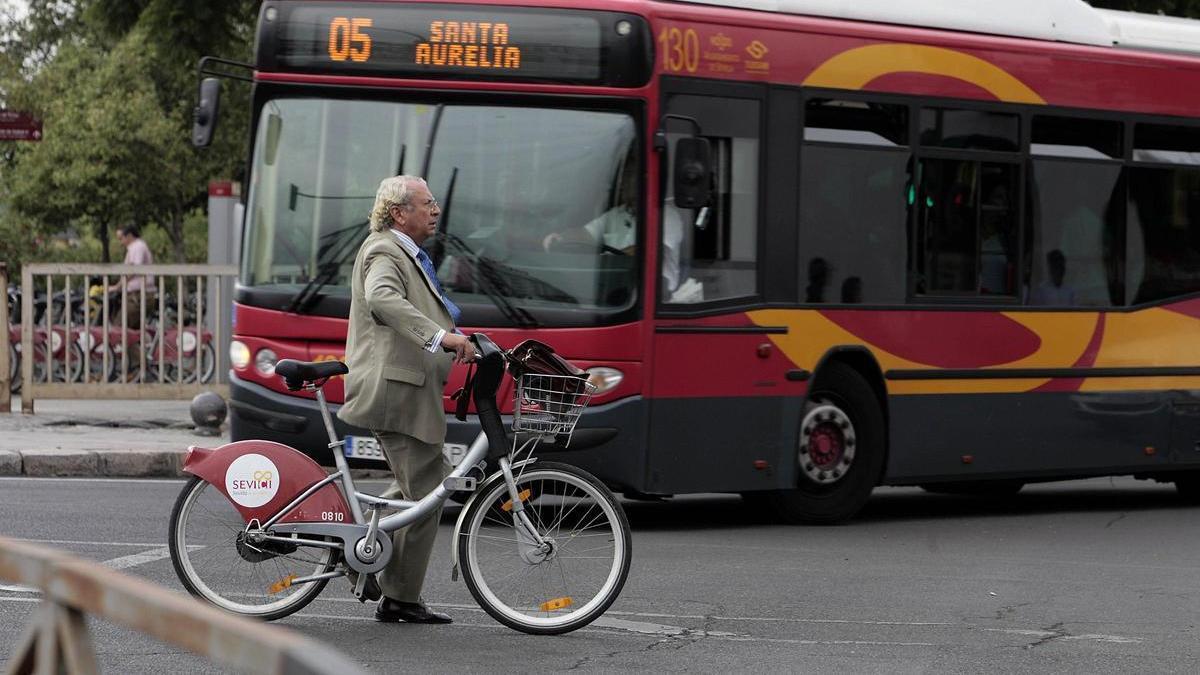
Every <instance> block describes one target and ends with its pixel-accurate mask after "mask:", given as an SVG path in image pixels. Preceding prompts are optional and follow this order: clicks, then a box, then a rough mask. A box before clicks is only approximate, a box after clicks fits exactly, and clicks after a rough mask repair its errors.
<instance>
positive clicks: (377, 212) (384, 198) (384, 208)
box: [370, 176, 425, 232]
mask: <svg viewBox="0 0 1200 675" xmlns="http://www.w3.org/2000/svg"><path fill="white" fill-rule="evenodd" d="M424 183H425V179H424V178H421V177H420V176H392V177H391V178H384V179H383V180H382V181H380V183H379V190H378V191H377V192H376V193H375V205H374V206H372V207H371V217H370V223H371V231H372V232H383V231H384V230H386V229H389V228H391V227H392V224H393V222H392V214H391V211H390V209H391V208H392V207H393V206H401V207H404V208H408V206H409V201H410V197H411V195H412V187H413V184H424Z"/></svg>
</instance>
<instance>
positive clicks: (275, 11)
mask: <svg viewBox="0 0 1200 675" xmlns="http://www.w3.org/2000/svg"><path fill="white" fill-rule="evenodd" d="M263 13H264V20H263V21H262V22H261V23H260V26H261V28H260V30H261V32H260V35H259V46H258V67H259V69H260V70H268V71H269V70H284V71H293V72H295V71H300V72H325V73H338V74H353V75H375V76H390V77H448V78H455V79H503V80H526V81H554V82H566V83H585V84H614V85H618V86H630V85H631V84H634V83H633V82H627V81H626V80H630V79H631V76H630V74H629V70H630V69H628V68H625V67H624V66H626V65H628V62H629V60H630V59H636V60H638V61H641V60H645V61H649V57H648V50H647V49H645V48H644V43H645V42H646V40H645V37H644V34H645V30H644V22H642V21H641V20H640V19H638V18H637V17H634V16H632V15H624V14H615V13H612V12H591V11H580V10H554V9H530V8H522V7H499V6H494V5H486V6H474V7H469V6H464V5H427V4H393V3H341V2H339V3H312V2H304V3H299V2H267V3H265V4H264V6H263ZM272 17H273V18H272ZM635 26H636V28H635ZM617 66H622V68H620V69H618V68H617ZM632 70H633V71H634V75H633V78H634V79H636V78H637V74H636V73H637V71H638V70H640V69H638V68H633V69H632ZM647 70H648V69H647ZM643 81H644V79H643ZM636 84H641V82H637V83H636Z"/></svg>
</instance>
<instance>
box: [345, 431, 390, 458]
mask: <svg viewBox="0 0 1200 675" xmlns="http://www.w3.org/2000/svg"><path fill="white" fill-rule="evenodd" d="M342 452H343V453H345V455H346V456H347V457H349V458H351V459H374V460H377V461H380V462H383V461H386V460H384V458H383V448H382V447H380V445H379V441H377V440H375V439H374V438H372V437H370V436H347V437H346V444H345V445H344V446H342Z"/></svg>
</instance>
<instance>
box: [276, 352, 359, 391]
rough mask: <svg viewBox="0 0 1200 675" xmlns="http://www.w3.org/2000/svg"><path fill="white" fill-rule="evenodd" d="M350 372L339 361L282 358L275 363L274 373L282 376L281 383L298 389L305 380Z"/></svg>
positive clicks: (291, 388)
mask: <svg viewBox="0 0 1200 675" xmlns="http://www.w3.org/2000/svg"><path fill="white" fill-rule="evenodd" d="M348 372H350V369H349V368H348V367H346V364H344V363H342V362H341V361H297V360H295V359H283V360H282V361H280V362H279V363H276V364H275V374H276V375H278V376H280V377H282V378H283V384H284V385H285V386H287V388H288V389H290V390H292V391H299V390H300V389H302V388H303V387H304V383H305V382H312V381H314V380H323V379H326V378H329V377H333V376H335V375H345V374H346V373H348Z"/></svg>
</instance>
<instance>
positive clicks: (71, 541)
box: [13, 537, 162, 548]
mask: <svg viewBox="0 0 1200 675" xmlns="http://www.w3.org/2000/svg"><path fill="white" fill-rule="evenodd" d="M13 540H14V541H25V542H29V543H30V544H55V545H62V544H72V545H78V546H136V547H137V548H149V547H152V546H162V542H161V541H80V540H78V539H22V538H20V537H13Z"/></svg>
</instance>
